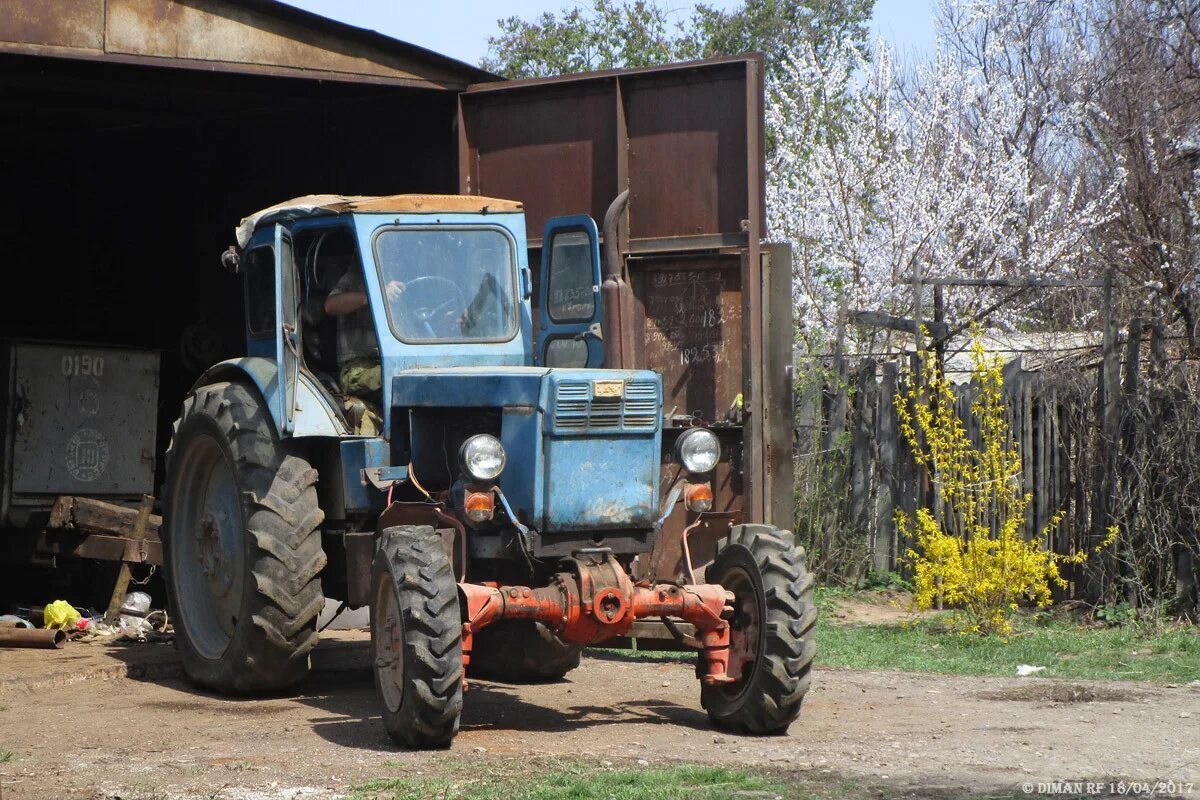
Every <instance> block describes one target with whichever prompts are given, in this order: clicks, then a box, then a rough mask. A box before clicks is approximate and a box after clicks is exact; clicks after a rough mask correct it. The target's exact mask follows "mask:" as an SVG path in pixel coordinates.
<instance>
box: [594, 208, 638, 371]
mask: <svg viewBox="0 0 1200 800" xmlns="http://www.w3.org/2000/svg"><path fill="white" fill-rule="evenodd" d="M628 205H629V190H628V189H626V190H625V191H623V192H621V193H620V194H619V195H617V198H616V199H615V200H613V201H612V205H610V206H609V207H608V211H606V212H604V265H603V272H604V282H603V283H602V284H601V286H600V298H601V300H602V301H603V302H604V317H603V320H604V322H603V326H604V332H603V335H604V367H605V369H628V368H629V367H630V362H631V361H632V358H631V356H630V354H627V353H626V352H625V339H626V329H625V328H626V326H625V325H624V322H625V314H624V307H623V303H622V301H623V300H624V298H625V281H624V280H622V279H621V247H620V245H619V244H618V238H617V226H618V225H620V223H621V215H622V214H623V213H625V208H626V207H627V206H628Z"/></svg>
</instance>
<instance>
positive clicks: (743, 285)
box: [458, 54, 791, 563]
mask: <svg viewBox="0 0 1200 800" xmlns="http://www.w3.org/2000/svg"><path fill="white" fill-rule="evenodd" d="M762 74H763V71H762V59H761V57H759V56H757V55H753V54H752V55H747V56H738V57H731V58H720V59H712V60H708V61H698V62H691V63H686V64H676V65H670V66H664V67H651V68H645V69H632V70H613V71H608V72H597V73H586V74H580V75H567V76H561V77H555V78H546V79H533V80H521V81H506V82H496V83H488V84H482V85H474V86H471V87H469V88H468V89H467V90H466V91H465V92H463V93H462V94H461V95H460V96H459V104H458V137H459V138H458V151H459V189H460V191H462V192H464V193H478V194H490V195H498V196H504V197H517V198H520V199H521V200H522V201H523V202H524V203H525V208H526V214H527V218H528V230H529V234H530V238H529V242H528V246H529V248H530V251H531V262H532V261H533V260H534V258H535V257H536V256H537V255H538V253H539V252H540V249H541V245H542V243H541V239H540V236H541V230H542V225H543V224H544V222H545V220H546V219H548V218H550V217H552V216H555V215H561V214H570V213H587V214H589V215H591V216H592V217H593V218H595V219H600V218H602V217H604V215H605V212H606V210H607V209H608V208H609V205H610V204H611V203H612V202H613V200H614V198H616V197H617V196H618V195H619V194H620V193H621V192H624V191H626V190H628V192H629V200H628V205H627V208H626V209H625V211H624V213H623V214H622V220H621V225H620V226H619V229H618V236H617V242H616V243H615V245H616V248H617V250H618V253H619V256H620V264H621V271H622V277H623V278H624V282H625V284H626V285H627V289H626V290H625V291H626V292H627V296H626V297H625V298H623V300H624V303H623V305H628V306H629V307H630V308H632V314H631V318H630V319H627V320H625V322H626V323H627V325H626V328H625V329H624V330H623V331H622V333H623V335H624V336H625V337H626V339H625V341H624V342H622V343H621V344H622V346H623V348H629V352H631V353H632V363H630V364H627V365H623V366H628V367H631V368H638V369H652V370H655V371H657V372H660V373H661V374H662V376H663V394H664V406H663V407H664V410H665V411H667V412H673V413H671V414H670V415H669V416H670V419H669V425H670V427H669V428H668V433H673V434H675V435H677V434H678V433H679V432H680V431H681V430H682V429H684V428H685V427H687V426H689V425H692V424H695V423H696V422H703V423H704V424H707V425H711V426H713V427H714V430H716V431H717V432H718V435H719V436H721V438H722V440H723V441H725V442H729V441H731V440H732V443H734V444H735V447H733V448H729V450H730V452H729V455H728V457H727V458H726V459H724V460H723V461H722V463H721V464H720V465H718V468H717V474H716V481H715V484H716V487H715V488H716V498H715V508H716V510H718V511H722V512H729V513H731V514H732V515H733V517H732V518H733V519H736V520H740V519H742V518H745V519H751V520H762V521H764V522H769V523H772V524H775V525H776V526H778V527H780V528H784V529H787V528H790V527H791V513H790V505H789V503H788V500H789V499H790V494H791V492H790V483H791V457H790V453H791V448H790V441H791V435H790V428H791V417H790V407H791V406H790V402H789V401H788V399H787V398H788V396H789V394H790V388H789V383H788V381H789V378H788V374H789V373H788V368H789V364H790V361H791V346H790V344H791V303H790V263H789V262H788V260H787V252H786V248H770V247H768V248H765V249H764V247H763V245H762V240H763V238H764V232H765V228H766V221H765V212H764V191H765V189H764V187H765V176H764V172H763V170H764V166H763V158H762V153H763V135H764V134H763V114H762V107H763V81H762ZM612 244H613V243H611V242H605V243H604V245H605V247H606V248H608V247H610V246H612ZM534 296H535V297H536V296H537V293H536V292H535V295H534ZM606 335H610V336H611V332H606ZM670 481H671V476H670V475H669V474H666V473H664V478H663V482H664V484H663V485H664V490H665V489H666V487H667V486H668V485H669V483H670ZM684 518H685V514H684V512H683V511H682V510H678V511H676V512H675V514H674V515H673V517H672V519H671V521H670V525H669V526H668V529H669V530H674V531H675V532H676V534H678V532H679V531H680V530H681V528H682V526H683V525H684V524H685V519H684ZM665 538H666V539H671V540H674V539H677V535H676V536H674V537H665ZM671 546H673V547H674V548H675V549H674V550H673V551H672V552H673V553H675V554H677V553H678V546H677V543H676V544H674V545H671ZM665 560H670V558H669V557H667V556H662V557H661V558H659V559H656V563H664V561H665ZM676 560H677V559H676Z"/></svg>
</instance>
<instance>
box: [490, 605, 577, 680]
mask: <svg viewBox="0 0 1200 800" xmlns="http://www.w3.org/2000/svg"><path fill="white" fill-rule="evenodd" d="M582 653H583V645H580V644H568V643H567V642H564V641H563V640H562V639H560V638H558V637H557V636H556V635H555V634H554V631H552V630H550V629H549V628H547V627H546V626H545V625H543V624H542V623H540V622H535V621H533V620H526V619H520V620H511V621H507V622H497V623H494V624H492V625H488V626H487V627H486V628H484V629H483V630H481V631H480V632H479V633H477V634H475V642H474V646H473V647H472V649H471V673H472V675H478V676H479V677H482V678H493V679H495V680H498V681H505V682H509V683H549V682H551V681H557V680H562V678H563V676H564V675H566V674H567V673H568V672H570V671H571V670H573V669H575V668H576V667H578V666H579V658H580V655H581V654H582Z"/></svg>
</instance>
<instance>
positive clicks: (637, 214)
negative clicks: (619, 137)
mask: <svg viewBox="0 0 1200 800" xmlns="http://www.w3.org/2000/svg"><path fill="white" fill-rule="evenodd" d="M714 72H715V74H714ZM622 95H623V98H624V102H625V118H626V120H627V125H628V133H629V188H630V194H631V195H632V196H631V198H630V203H629V208H630V212H629V228H630V231H629V235H630V236H631V237H633V238H635V239H647V238H655V237H678V236H698V235H704V234H717V233H738V232H742V231H744V230H746V227H745V225H744V224H743V220H745V219H746V218H747V217H748V208H749V205H748V202H747V192H748V186H749V183H748V180H747V158H746V151H747V120H746V113H745V105H746V100H745V95H746V74H745V69H744V66H743V65H740V64H737V65H728V64H726V65H722V66H721V67H720V68H719V69H717V70H706V71H702V72H700V71H688V72H683V73H681V74H678V75H674V74H670V73H666V74H663V73H656V74H652V75H647V76H644V77H638V76H633V77H630V78H628V79H625V80H624V81H623V85H622Z"/></svg>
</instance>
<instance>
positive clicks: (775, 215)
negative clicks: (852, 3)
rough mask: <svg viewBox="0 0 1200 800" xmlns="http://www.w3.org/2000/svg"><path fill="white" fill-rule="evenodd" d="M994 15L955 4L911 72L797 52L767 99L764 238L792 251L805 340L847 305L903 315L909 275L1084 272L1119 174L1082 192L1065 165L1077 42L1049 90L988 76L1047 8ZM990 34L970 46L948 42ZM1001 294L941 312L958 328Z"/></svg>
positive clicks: (1014, 313) (1081, 97)
mask: <svg viewBox="0 0 1200 800" xmlns="http://www.w3.org/2000/svg"><path fill="white" fill-rule="evenodd" d="M1026 4H1027V5H1028V8H1022V6H1024V5H1026ZM998 6H999V4H997V3H987V4H984V3H966V2H963V3H959V4H958V5H956V6H954V7H953V8H952V11H953V15H952V19H950V20H949V21H946V20H943V22H942V37H943V38H939V44H938V48H937V52H936V54H935V55H934V56H933V57H932V58H931V59H929V60H928V61H927V62H925V63H921V64H918V65H916V66H915V67H913V68H912V69H910V70H907V71H903V70H900V69H898V68H897V65H896V63H895V58H894V55H893V53H892V51H891V50H890V49H889V48H888V47H886V46H884V45H883V44H882V43H880V44H878V45H876V46H875V48H874V49H873V50H872V52H871V53H870V54H869V55H867V56H864V55H862V54H860V53H859V52H857V51H856V50H855V49H854V48H853V47H850V46H846V47H843V48H842V49H840V50H834V51H833V52H832V54H831V55H830V56H829V57H828V58H826V59H825V60H824V61H823V62H818V59H817V58H816V57H815V56H814V54H813V52H812V51H811V50H810V49H808V48H805V47H803V46H802V47H799V48H798V49H796V50H795V51H794V52H792V53H791V55H790V58H789V60H788V61H787V64H786V69H785V70H783V71H782V73H783V77H781V78H779V79H778V80H776V81H774V82H773V84H772V85H771V86H769V87H768V101H767V105H768V109H767V124H768V128H769V130H770V132H771V134H770V135H771V138H772V144H773V149H772V152H771V156H770V163H769V167H768V173H767V174H768V187H767V208H768V227H769V229H770V233H771V235H772V236H773V237H774V238H776V239H779V240H783V241H790V242H791V243H792V244H793V248H794V256H793V258H794V264H795V270H796V275H795V278H796V281H795V300H796V304H797V314H798V319H799V320H800V323H801V328H802V332H804V331H807V332H808V333H809V334H810V341H811V339H813V338H819V335H820V332H821V331H828V330H831V329H832V327H833V326H834V325H835V324H836V322H837V319H836V318H837V312H838V309H839V306H840V305H841V304H843V303H844V304H845V305H846V306H847V307H848V308H849V309H850V310H855V309H875V310H884V311H888V312H891V313H894V314H898V315H906V314H908V313H910V312H911V310H912V308H911V304H912V299H913V298H912V289H911V286H910V284H908V283H905V281H906V280H908V279H911V278H912V277H913V276H914V275H916V274H919V275H921V276H922V278H923V279H924V278H929V277H948V276H959V277H971V278H1002V277H1003V278H1055V277H1068V276H1072V275H1074V274H1077V272H1078V270H1079V268H1080V266H1081V262H1082V260H1083V259H1084V258H1085V257H1086V256H1087V254H1088V234H1089V232H1090V231H1092V230H1094V229H1095V228H1096V227H1097V226H1099V225H1101V224H1102V223H1103V222H1104V221H1105V220H1106V219H1108V218H1109V216H1110V214H1111V213H1112V209H1113V206H1114V202H1115V200H1116V196H1117V191H1118V189H1119V186H1120V179H1119V176H1118V178H1117V179H1114V180H1111V181H1109V182H1108V183H1107V184H1106V185H1103V186H1101V187H1099V189H1098V190H1097V187H1095V186H1090V187H1087V189H1086V190H1085V186H1084V183H1083V181H1084V179H1083V177H1082V176H1081V175H1080V174H1078V171H1077V170H1072V169H1071V158H1070V155H1071V152H1072V149H1073V148H1075V147H1076V139H1075V137H1076V136H1077V135H1078V120H1079V119H1080V118H1082V116H1083V115H1084V109H1086V107H1087V103H1088V102H1089V100H1088V97H1087V94H1086V91H1084V90H1083V89H1081V83H1080V80H1081V77H1080V76H1084V75H1086V74H1087V59H1088V58H1090V54H1089V53H1088V49H1087V47H1086V44H1085V43H1077V44H1076V43H1071V42H1062V41H1059V42H1058V43H1057V44H1058V45H1059V46H1060V47H1062V48H1063V49H1065V50H1066V51H1067V54H1068V56H1069V58H1068V59H1062V61H1063V63H1062V64H1061V65H1060V68H1061V69H1062V70H1063V71H1064V72H1063V74H1059V75H1055V76H1054V79H1055V84H1054V85H1053V86H1051V87H1049V88H1048V87H1047V86H1046V85H1045V83H1044V76H1038V77H1039V78H1042V79H1043V80H1038V81H1035V80H1034V79H1033V78H1032V77H1030V76H1027V75H1025V74H1023V73H1022V71H1021V70H1005V69H1001V68H997V65H1002V64H1005V63H1010V62H1011V60H1012V59H1011V53H1012V51H1013V50H1014V49H1017V48H1019V47H1021V46H1026V45H1028V41H1027V38H1028V36H1029V31H1028V29H1027V27H1026V24H1027V23H1028V21H1029V19H1030V18H1031V17H1033V16H1035V15H1037V14H1041V15H1043V16H1044V9H1045V8H1046V5H1045V4H1044V3H1042V2H1041V0H1016V1H1015V2H1012V3H1009V4H1008V5H1005V6H1004V9H1005V11H1004V12H1001V11H1000V10H998ZM1014 9H1015V11H1014ZM1023 12H1027V13H1023ZM1041 24H1053V20H1044V19H1043V20H1041ZM1063 27H1064V29H1065V28H1067V27H1069V26H1063ZM984 29H986V30H987V36H986V37H980V41H981V42H983V44H982V45H981V47H980V48H979V49H977V50H974V51H970V52H967V51H966V50H964V48H962V47H958V48H951V47H948V46H945V44H944V41H945V37H956V38H957V40H958V41H960V42H961V41H963V39H964V37H968V36H970V34H971V32H972V31H978V30H984ZM1067 73H1070V74H1067ZM994 295H995V293H994V292H993V293H991V295H988V296H986V297H985V293H981V291H980V290H973V291H965V290H959V291H955V292H950V293H948V295H947V303H948V305H949V308H948V309H947V313H948V316H949V317H950V318H951V319H962V318H965V317H967V316H968V315H969V314H971V313H973V312H975V311H978V310H979V308H980V306H981V305H984V304H985V303H984V300H985V299H986V300H988V301H989V302H990V300H991V299H992V298H993V297H994ZM925 311H926V316H927V315H928V308H927V307H926V309H925ZM1023 314H1024V312H1023V311H1021V310H1020V308H1018V307H1009V308H1004V309H1002V310H1001V311H1000V313H998V314H997V315H994V316H992V317H990V318H989V320H988V323H989V324H995V325H999V326H1002V327H1003V326H1006V325H1013V324H1017V323H1019V322H1025V321H1027V318H1026V317H1025V316H1023Z"/></svg>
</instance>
